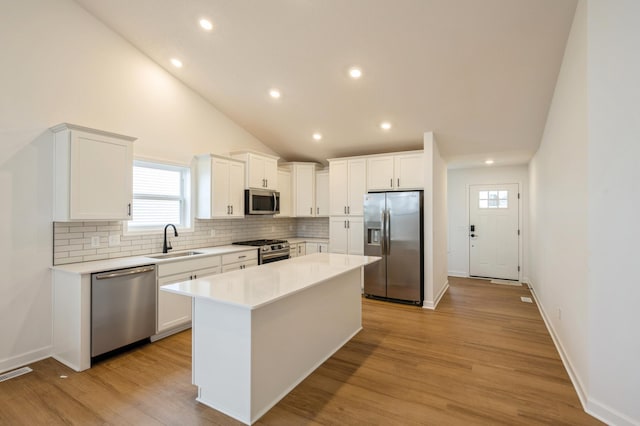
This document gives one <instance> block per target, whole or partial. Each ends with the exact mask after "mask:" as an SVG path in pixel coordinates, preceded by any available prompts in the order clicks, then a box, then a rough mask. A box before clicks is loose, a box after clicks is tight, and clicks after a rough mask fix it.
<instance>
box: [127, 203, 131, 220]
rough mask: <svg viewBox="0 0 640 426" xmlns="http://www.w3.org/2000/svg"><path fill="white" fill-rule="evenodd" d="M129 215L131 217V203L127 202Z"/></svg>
mask: <svg viewBox="0 0 640 426" xmlns="http://www.w3.org/2000/svg"><path fill="white" fill-rule="evenodd" d="M127 216H129V217H131V203H129V204H127Z"/></svg>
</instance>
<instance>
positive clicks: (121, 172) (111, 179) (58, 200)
mask: <svg viewBox="0 0 640 426" xmlns="http://www.w3.org/2000/svg"><path fill="white" fill-rule="evenodd" d="M51 131H52V132H53V144H54V148H53V157H54V158H53V162H54V163H53V174H54V175H53V176H54V177H53V185H54V197H53V200H54V203H53V204H54V210H53V220H54V221H71V220H130V219H131V202H132V198H133V141H134V140H135V138H132V137H129V136H123V135H118V134H115V133H110V132H104V131H101V130H94V129H89V128H87V127H81V126H76V125H72V124H67V123H63V124H60V125H58V126H55V127H52V128H51Z"/></svg>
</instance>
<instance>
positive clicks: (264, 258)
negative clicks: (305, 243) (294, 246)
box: [260, 248, 289, 265]
mask: <svg viewBox="0 0 640 426" xmlns="http://www.w3.org/2000/svg"><path fill="white" fill-rule="evenodd" d="M287 259H289V249H288V248H287V251H286V252H285V251H284V250H283V251H277V252H275V251H273V252H269V253H260V264H261V265H264V264H265V263H272V262H278V261H279V260H287Z"/></svg>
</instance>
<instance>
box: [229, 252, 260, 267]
mask: <svg viewBox="0 0 640 426" xmlns="http://www.w3.org/2000/svg"><path fill="white" fill-rule="evenodd" d="M249 260H255V261H256V262H257V261H258V249H253V250H247V251H241V252H237V253H229V254H223V255H222V264H223V265H229V264H231V263H236V262H247V261H249Z"/></svg>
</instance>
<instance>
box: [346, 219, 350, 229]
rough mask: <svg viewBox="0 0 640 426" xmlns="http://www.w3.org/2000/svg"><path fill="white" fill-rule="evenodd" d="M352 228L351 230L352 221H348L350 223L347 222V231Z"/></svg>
mask: <svg viewBox="0 0 640 426" xmlns="http://www.w3.org/2000/svg"><path fill="white" fill-rule="evenodd" d="M350 228H351V221H350V220H348V221H347V229H350Z"/></svg>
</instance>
